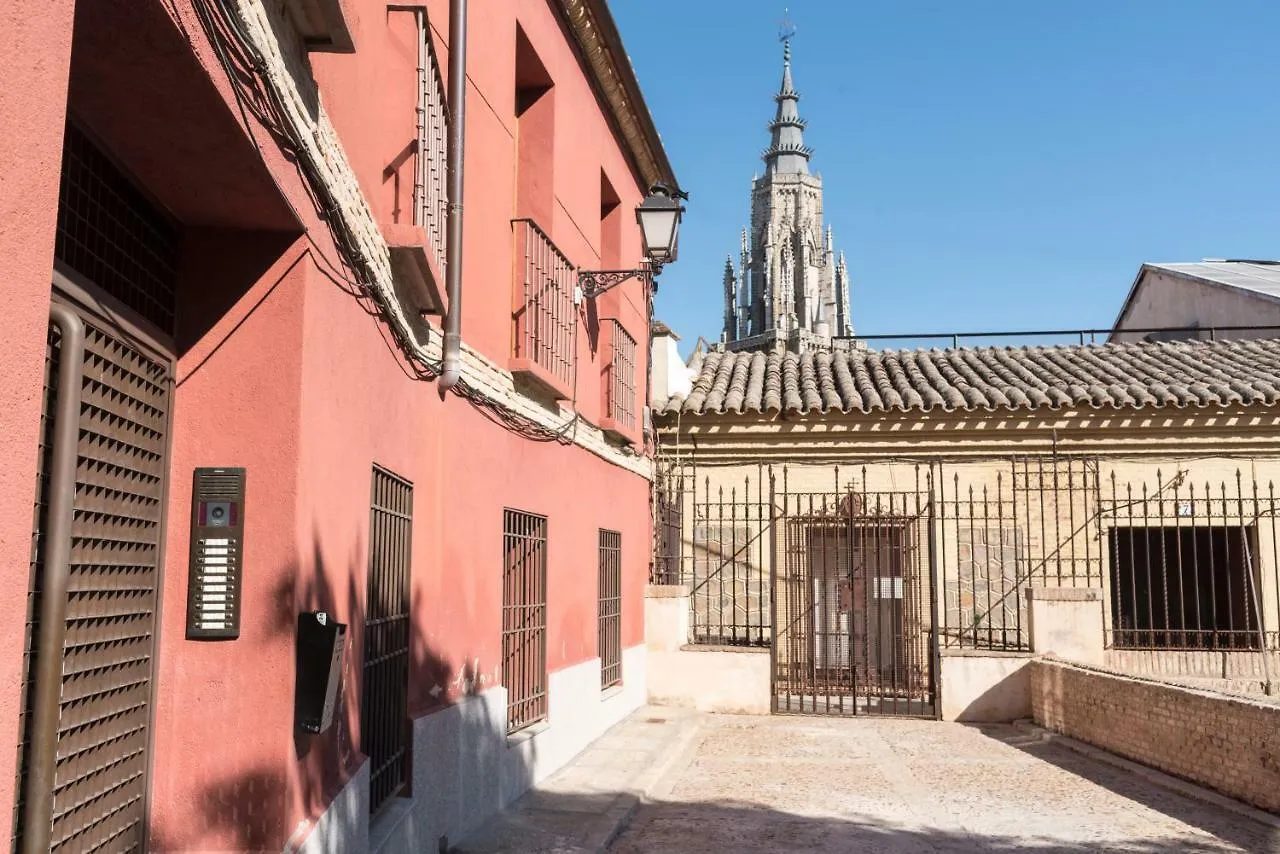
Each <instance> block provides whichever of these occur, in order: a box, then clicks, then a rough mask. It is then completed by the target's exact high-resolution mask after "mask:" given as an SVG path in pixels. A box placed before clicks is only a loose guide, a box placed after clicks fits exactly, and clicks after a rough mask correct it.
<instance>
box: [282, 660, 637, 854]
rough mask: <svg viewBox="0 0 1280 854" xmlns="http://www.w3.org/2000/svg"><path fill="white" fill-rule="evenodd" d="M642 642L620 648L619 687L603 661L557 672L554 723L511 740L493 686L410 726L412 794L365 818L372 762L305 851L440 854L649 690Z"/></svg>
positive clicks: (550, 704)
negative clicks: (607, 680)
mask: <svg viewBox="0 0 1280 854" xmlns="http://www.w3.org/2000/svg"><path fill="white" fill-rule="evenodd" d="M646 676H647V674H646V651H645V648H644V646H643V645H640V646H634V647H631V648H629V649H624V650H623V651H622V685H620V686H618V687H617V688H613V689H610V690H608V691H601V690H600V659H598V658H593V659H591V660H589V661H584V662H582V663H581V664H576V665H574V666H572V667H566V668H564V669H563V670H558V671H556V672H554V673H552V674H551V675H550V678H549V680H548V684H547V720H546V722H545V723H543V724H538V725H536V726H533V727H530V728H529V729H528V730H525V731H523V732H520V733H516V735H514V736H512V737H510V738H508V737H507V734H506V731H507V691H506V689H505V688H503V687H501V686H499V687H495V688H490V689H489V690H487V691H484V692H481V693H480V694H476V695H474V696H471V697H467V698H466V699H464V700H463V701H462V702H460V703H458V704H456V705H454V706H450V707H449V708H447V709H442V710H441V711H439V712H435V713H434V714H430V715H425V716H424V717H421V718H418V719H417V720H415V721H414V722H413V760H412V768H413V781H412V796H411V797H408V798H400V799H397V801H396V802H395V803H393V804H390V805H388V806H387V807H386V808H385V809H383V810H382V811H381V812H380V813H379V814H378V816H377V818H375V819H374V821H373V822H372V823H370V822H369V820H368V812H369V810H368V803H369V800H368V799H369V773H368V763H367V762H366V763H365V766H364V767H363V768H362V769H361V772H360V773H359V774H357V775H356V776H355V777H353V778H352V779H351V782H349V783H348V784H347V786H346V787H345V788H344V789H343V790H342V792H341V793H340V794H339V795H338V797H337V798H335V799H334V801H333V803H332V804H330V805H329V808H328V809H327V810H326V811H325V813H324V815H322V816H321V817H320V819H319V820H318V821H317V822H315V827H314V829H313V830H312V831H311V834H310V835H309V836H307V837H306V839H305V841H304V842H303V843H302V846H301V848H299V849H296V850H298V851H299V852H300V854H331V853H336V852H339V851H341V852H386V854H399V852H435V851H437V850H439V844H440V839H441V837H448V840H449V842H450V844H453V843H456V842H457V841H458V840H459V839H461V838H462V837H463V836H464V835H466V834H467V833H469V832H471V831H474V830H475V829H477V828H478V827H479V826H480V825H481V824H482V823H483V822H484V821H486V820H487V819H488V818H490V817H491V816H492V815H493V814H494V813H496V812H497V811H498V810H501V809H502V808H503V807H505V806H507V805H508V804H510V803H512V802H513V801H515V800H516V799H517V798H519V797H520V796H521V795H522V794H524V792H525V791H526V790H527V789H528V788H529V787H530V786H532V785H533V784H535V783H537V782H538V781H540V780H543V779H545V778H546V777H547V776H549V775H550V774H552V773H554V772H555V771H557V770H559V769H560V768H561V767H563V766H564V765H565V763H567V762H568V761H569V760H571V759H572V758H573V757H575V756H577V755H578V754H579V753H580V752H582V750H583V749H584V748H586V747H587V745H589V744H590V743H591V742H592V741H595V740H596V739H597V738H599V737H600V736H601V735H603V734H604V732H605V731H606V730H608V729H609V728H610V727H611V726H613V725H614V724H616V723H618V722H619V721H621V720H622V719H623V718H625V717H626V716H627V715H629V714H631V713H632V712H633V711H635V710H636V709H638V708H640V706H642V705H644V703H645V698H646V697H647V695H648V687H647V683H646Z"/></svg>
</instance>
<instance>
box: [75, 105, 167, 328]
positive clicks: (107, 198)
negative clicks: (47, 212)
mask: <svg viewBox="0 0 1280 854" xmlns="http://www.w3.org/2000/svg"><path fill="white" fill-rule="evenodd" d="M178 242H179V232H178V229H177V227H176V226H175V225H173V224H172V223H171V222H170V221H169V220H168V219H167V218H166V217H165V216H164V214H163V213H162V212H161V211H160V210H159V209H158V208H157V207H156V206H155V205H153V204H151V202H150V201H149V200H148V199H146V198H145V197H144V196H143V194H142V193H141V191H139V190H138V189H137V187H135V186H134V185H133V183H132V182H131V181H130V180H129V178H128V177H126V176H125V174H124V173H123V172H121V171H120V170H119V169H117V168H116V166H115V164H113V163H112V162H111V160H110V159H109V158H108V157H107V155H106V154H105V153H104V152H103V151H102V150H101V149H100V148H98V147H97V146H96V145H95V144H94V143H93V142H92V141H91V140H90V139H89V137H88V136H86V135H85V133H84V132H83V131H81V130H80V129H79V128H77V127H76V126H75V125H74V124H68V125H67V126H66V139H65V142H64V144H63V149H62V184H61V189H60V190H59V195H58V229H57V234H56V239H55V243H54V257H55V258H57V259H58V260H59V261H61V262H62V263H64V264H66V265H67V266H69V267H71V268H72V269H73V270H75V271H76V272H77V273H79V274H80V275H82V276H84V277H85V278H86V279H88V280H89V281H91V282H93V284H94V285H96V286H97V287H99V288H101V289H102V290H104V291H106V292H107V293H108V294H110V295H111V296H113V297H115V298H116V299H119V300H120V301H121V302H123V303H124V304H125V305H127V306H129V308H131V309H133V310H134V311H136V312H138V314H140V315H141V316H142V317H144V318H146V319H147V320H148V321H150V322H151V323H153V324H155V326H156V327H157V328H158V329H159V330H160V331H162V332H164V333H166V334H170V335H172V334H173V332H174V305H175V302H174V285H175V283H176V281H177V269H178Z"/></svg>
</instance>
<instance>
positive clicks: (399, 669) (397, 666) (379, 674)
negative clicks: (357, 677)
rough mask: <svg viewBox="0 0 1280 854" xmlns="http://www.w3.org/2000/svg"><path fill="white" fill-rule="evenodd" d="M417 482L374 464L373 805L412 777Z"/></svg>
mask: <svg viewBox="0 0 1280 854" xmlns="http://www.w3.org/2000/svg"><path fill="white" fill-rule="evenodd" d="M412 539H413V484H411V483H409V481H407V480H405V479H404V478H402V477H400V476H398V475H396V474H393V473H391V472H389V471H387V470H386V469H384V468H382V467H380V466H376V465H375V466H374V467H373V489H372V499H371V501H370V512H369V589H368V599H367V602H366V604H365V618H364V681H363V691H362V695H361V713H360V748H361V750H363V751H364V753H365V754H366V755H367V756H368V757H369V768H370V771H369V810H370V812H377V811H378V810H379V809H380V808H381V807H382V806H384V805H385V804H386V803H387V802H388V801H389V800H390V799H391V798H393V797H395V796H396V795H400V794H403V793H404V792H405V790H406V788H407V787H408V783H409V773H408V772H409V753H410V751H409V712H408V710H409V705H408V704H409V585H410V574H411V572H412Z"/></svg>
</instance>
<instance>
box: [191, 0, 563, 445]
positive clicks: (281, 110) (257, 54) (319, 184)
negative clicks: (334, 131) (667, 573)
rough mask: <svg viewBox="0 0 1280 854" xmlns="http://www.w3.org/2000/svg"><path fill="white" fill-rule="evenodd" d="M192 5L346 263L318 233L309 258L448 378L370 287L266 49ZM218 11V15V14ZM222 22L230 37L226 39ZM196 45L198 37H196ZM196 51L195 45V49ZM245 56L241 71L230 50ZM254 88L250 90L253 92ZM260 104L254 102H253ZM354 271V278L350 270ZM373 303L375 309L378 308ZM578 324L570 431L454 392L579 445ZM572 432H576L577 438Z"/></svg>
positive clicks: (543, 434) (367, 266) (245, 110)
mask: <svg viewBox="0 0 1280 854" xmlns="http://www.w3.org/2000/svg"><path fill="white" fill-rule="evenodd" d="M192 6H193V8H194V10H195V13H196V16H197V18H198V19H199V20H200V23H201V26H202V27H203V28H204V30H205V33H206V36H207V37H208V40H209V42H210V45H211V46H212V47H213V50H214V53H215V55H216V57H217V59H218V62H219V64H220V65H221V66H222V69H223V72H224V73H225V74H226V75H227V79H228V81H229V83H230V84H231V89H232V93H233V95H234V97H235V100H236V105H237V108H238V109H239V111H240V114H241V120H242V121H243V123H244V127H245V130H246V132H247V133H248V134H249V137H250V140H251V141H252V143H253V145H254V147H255V148H256V149H257V150H258V152H259V155H260V156H262V157H263V159H264V160H265V159H266V154H265V151H264V150H263V148H262V145H261V143H260V141H259V140H258V139H257V136H256V135H255V134H254V130H253V123H252V122H251V121H250V119H249V114H250V113H251V114H252V115H253V116H254V118H256V119H257V120H258V122H259V123H260V124H261V125H262V126H263V127H265V128H266V129H267V130H268V132H270V133H271V135H272V137H273V138H274V139H275V141H276V143H277V144H278V145H279V146H280V147H281V149H282V150H283V151H284V153H285V154H286V156H287V157H288V159H289V160H290V161H291V162H292V163H293V164H294V165H295V168H296V169H297V170H298V172H299V176H300V177H301V178H302V181H301V183H302V186H303V188H304V191H305V192H306V193H307V195H308V197H309V198H310V199H311V201H312V204H313V205H314V207H315V209H316V213H317V214H318V215H319V217H320V219H321V220H322V221H323V222H324V223H325V224H326V226H327V227H328V229H329V232H330V235H331V237H332V239H333V242H334V245H335V247H336V248H337V249H338V252H339V255H340V257H341V262H342V263H341V264H339V263H336V262H334V261H333V260H331V259H330V258H329V257H328V255H327V254H326V253H325V251H324V250H323V248H322V247H321V246H320V245H319V244H318V243H317V242H316V241H315V238H314V237H313V236H312V235H311V233H310V231H309V230H308V231H307V240H308V242H309V243H310V244H311V248H310V250H309V254H312V256H313V257H314V258H316V259H317V261H323V262H324V264H325V266H326V267H328V270H327V271H325V273H326V277H327V278H329V279H330V280H331V281H334V282H335V284H337V285H338V286H339V287H340V288H341V289H342V290H343V291H344V292H346V293H347V294H348V295H350V296H352V297H354V298H356V299H357V301H358V302H359V303H360V304H361V307H362V309H363V310H365V311H366V312H367V313H369V314H370V315H372V316H374V317H376V318H378V319H380V320H382V321H383V324H385V328H386V331H387V332H388V333H389V334H390V336H391V338H392V342H393V344H394V346H395V347H396V348H397V349H398V350H399V352H400V354H401V355H402V356H403V357H404V358H405V359H406V360H407V362H408V366H409V368H410V370H411V371H412V374H411V375H412V376H413V377H414V378H416V379H420V380H424V381H427V380H432V379H435V378H436V377H438V376H439V375H440V371H441V365H440V364H439V363H438V362H433V361H431V360H429V359H428V358H427V357H426V356H425V355H424V354H423V353H422V352H421V350H420V348H419V347H418V346H417V344H416V343H415V342H413V341H412V340H410V337H409V330H408V329H407V328H403V327H402V324H401V323H399V322H397V320H398V318H397V317H396V315H395V313H394V312H393V311H391V309H390V307H389V306H387V305H385V304H384V303H383V300H382V298H381V296H380V294H379V293H378V292H377V291H376V289H375V288H374V287H373V286H372V285H371V284H370V283H372V282H374V281H376V280H377V275H376V272H375V271H374V269H373V266H372V264H371V263H370V261H369V259H367V258H366V257H365V255H364V252H363V251H362V249H361V248H360V245H359V240H358V238H357V237H356V236H355V234H353V233H352V231H351V230H350V227H349V226H348V224H347V223H346V222H345V220H344V218H343V217H342V216H341V215H340V208H339V205H338V202H337V200H336V199H335V198H334V197H333V193H332V191H331V189H330V188H329V186H328V184H327V183H326V182H325V180H324V177H323V175H322V174H321V173H320V171H319V169H318V167H317V166H316V164H315V163H314V162H313V161H312V159H311V156H310V153H309V150H308V149H307V147H306V146H305V144H303V143H302V141H300V140H299V139H297V138H296V136H295V132H296V131H295V130H294V128H293V126H292V124H291V123H290V122H289V121H288V120H287V119H286V115H287V109H286V107H285V105H284V103H283V100H282V98H281V95H280V93H279V92H278V91H277V90H276V87H275V85H274V83H273V82H272V80H271V79H270V76H269V75H268V74H267V62H266V59H265V57H264V56H263V55H262V53H261V51H260V50H259V49H258V47H257V45H256V43H255V42H254V40H253V38H252V36H251V35H250V34H249V33H248V32H246V31H245V29H244V27H243V26H242V23H241V21H240V20H239V18H238V15H237V13H236V11H235V10H234V9H232V8H230V7H229V5H228V2H227V0H193V2H192ZM215 10H216V11H215ZM220 23H221V24H222V25H223V26H224V27H226V29H228V30H230V31H231V32H229V33H224V31H223V29H222V28H221V27H220V26H219V24H220ZM188 41H190V37H189V36H188ZM193 47H194V45H193ZM229 50H230V51H234V52H235V53H236V54H237V57H236V59H238V60H239V62H240V66H239V67H238V66H237V65H236V62H235V61H234V60H233V58H232V57H231V56H229V55H228V51H229ZM246 90H247V92H246ZM251 98H252V100H250V99H251ZM285 202H286V203H287V204H288V205H289V207H290V209H291V210H292V212H293V214H294V217H295V218H296V219H297V220H298V222H300V223H301V222H304V219H303V218H302V216H301V215H300V214H299V212H298V211H297V209H296V208H295V207H294V206H293V203H292V201H291V200H289V199H288V198H287V197H286V198H285ZM344 266H345V267H346V268H347V269H348V270H349V272H350V274H351V275H350V277H349V276H348V275H347V272H346V271H344V270H343V269H342V268H343V267H344ZM370 304H371V305H370ZM576 341H577V324H576V323H575V326H574V342H575V349H574V352H573V354H572V358H573V365H574V399H573V409H574V414H573V416H572V417H571V418H570V419H569V420H568V421H566V422H565V423H564V424H563V425H561V426H560V427H557V428H550V427H546V426H543V425H542V424H539V423H538V422H536V421H534V420H532V419H530V418H528V417H526V416H524V415H521V414H520V413H518V412H516V411H515V410H514V409H512V408H510V407H508V406H506V405H504V404H503V403H501V402H500V401H497V400H495V399H493V398H492V397H490V396H489V395H488V394H486V393H484V392H483V391H482V390H480V389H478V388H476V387H475V386H474V385H473V384H471V383H469V382H467V381H466V379H465V377H464V378H463V379H462V380H460V381H459V382H458V383H457V385H455V386H454V387H453V391H454V392H455V393H456V394H457V395H458V396H459V397H462V398H463V399H464V400H467V401H468V402H469V403H471V404H472V406H473V407H475V408H476V409H478V410H479V411H480V412H481V413H482V414H484V415H485V416H486V417H488V418H489V419H490V420H491V421H493V422H494V423H497V424H499V425H500V426H502V427H504V428H505V429H507V430H509V431H511V432H514V433H517V434H519V435H521V436H522V437H523V438H526V439H530V440H532V441H537V442H558V443H560V444H565V445H570V444H574V443H575V442H576V439H577V423H578V421H579V420H581V418H580V415H579V413H578V411H577V371H578V356H577V351H576ZM570 431H572V433H570Z"/></svg>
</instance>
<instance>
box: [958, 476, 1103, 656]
mask: <svg viewBox="0 0 1280 854" xmlns="http://www.w3.org/2000/svg"><path fill="white" fill-rule="evenodd" d="M984 468H985V471H984V470H982V469H981V468H978V467H968V468H966V469H965V470H964V473H963V475H962V474H961V472H960V471H954V472H952V473H951V474H950V475H949V476H944V477H942V478H940V480H939V481H938V508H937V516H938V525H939V546H940V549H939V551H940V553H939V555H938V561H937V562H938V565H939V569H940V571H941V584H942V594H943V602H942V605H943V607H942V613H941V622H942V625H941V634H942V642H943V645H944V646H948V647H959V648H975V649H997V650H1010V651H1026V650H1028V649H1030V636H1029V634H1028V626H1027V617H1026V607H1027V605H1026V591H1027V588H1028V587H1031V586H1048V587H1094V588H1100V587H1101V586H1102V576H1103V570H1102V561H1103V557H1104V555H1103V549H1102V547H1101V546H1100V545H1099V538H1100V527H1099V525H1100V518H1099V514H1098V502H1099V492H1098V488H1099V481H1098V460H1097V459H1096V458H1094V457H1072V456H1051V457H1043V456H1036V457H1014V458H1011V459H1008V460H1005V461H1001V460H995V461H991V462H990V463H988V464H987V465H986V466H985V467H984Z"/></svg>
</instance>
